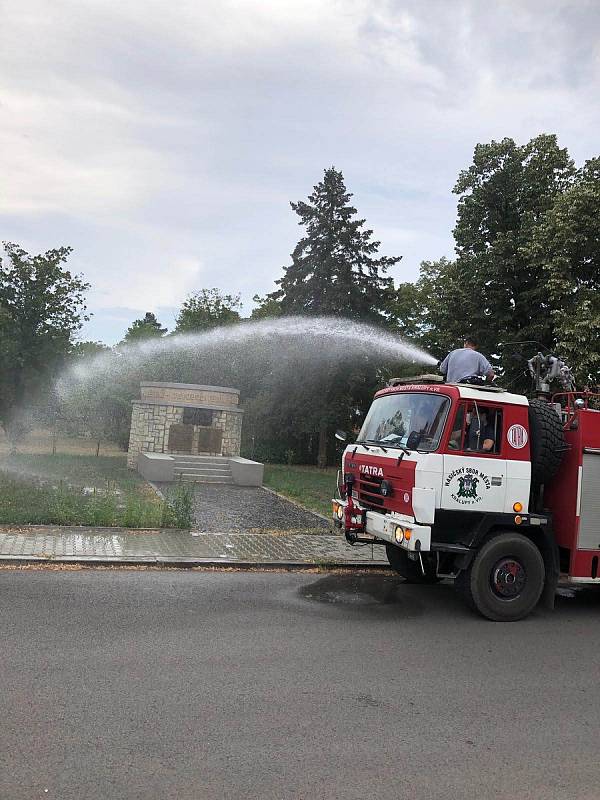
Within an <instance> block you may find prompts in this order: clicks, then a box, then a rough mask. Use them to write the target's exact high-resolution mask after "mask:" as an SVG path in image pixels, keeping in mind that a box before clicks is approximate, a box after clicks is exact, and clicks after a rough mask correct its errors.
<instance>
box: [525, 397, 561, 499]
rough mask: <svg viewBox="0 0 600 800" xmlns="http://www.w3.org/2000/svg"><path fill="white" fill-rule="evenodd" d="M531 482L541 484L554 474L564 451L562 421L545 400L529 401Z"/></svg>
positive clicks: (550, 478)
mask: <svg viewBox="0 0 600 800" xmlns="http://www.w3.org/2000/svg"><path fill="white" fill-rule="evenodd" d="M529 431H530V435H531V483H532V485H533V486H541V485H542V484H545V483H548V481H550V480H552V478H553V477H554V476H555V475H556V472H557V470H558V468H559V467H560V462H561V461H562V458H563V454H564V452H565V437H564V434H563V426H562V421H561V419H560V417H559V415H558V414H557V413H556V409H555V408H554V406H552V405H550V403H547V402H546V401H545V400H530V401H529Z"/></svg>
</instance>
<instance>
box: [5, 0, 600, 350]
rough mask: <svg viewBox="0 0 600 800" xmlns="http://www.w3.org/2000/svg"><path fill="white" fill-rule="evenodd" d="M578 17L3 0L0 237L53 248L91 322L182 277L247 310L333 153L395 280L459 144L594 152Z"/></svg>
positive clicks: (565, 8) (532, 6) (350, 4)
mask: <svg viewBox="0 0 600 800" xmlns="http://www.w3.org/2000/svg"><path fill="white" fill-rule="evenodd" d="M599 29H600V6H598V4H597V3H596V2H594V1H593V0H582V2H580V3H577V4H573V3H572V2H569V0H531V2H528V3H522V2H517V0H505V2H496V3H493V2H492V3H487V4H482V3H480V2H479V0H462V2H461V1H460V0H457V2H453V3H448V2H447V1H446V0H427V2H423V0H406V1H405V2H393V1H392V0H261V1H260V2H259V0H246V1H245V2H239V0H235V1H234V0H203V2H196V0H193V1H192V0H182V1H181V2H178V3H176V4H167V3H166V2H164V0H144V2H142V0H103V2H96V0H54V2H53V3H52V4H48V3H47V2H46V0H28V2H27V3H23V2H22V1H21V0H18V1H17V0H5V2H4V4H3V30H2V34H1V36H2V46H1V47H0V75H1V76H2V77H1V79H0V115H1V118H2V125H0V175H1V176H2V178H1V183H0V220H1V221H2V223H3V231H4V238H9V239H14V240H16V241H20V242H22V244H23V245H24V246H26V247H27V248H31V249H34V248H38V249H45V248H46V247H50V246H53V245H55V244H56V243H62V242H65V243H71V244H73V245H74V247H75V253H74V256H73V267H74V268H75V269H77V270H82V271H84V272H85V273H86V276H87V277H88V279H89V280H90V281H91V282H92V284H93V285H94V291H93V293H92V294H91V296H90V301H91V306H92V310H93V311H94V312H95V318H94V326H95V327H94V331H97V332H98V333H97V335H102V319H103V314H105V316H104V319H106V336H107V337H109V336H113V335H117V334H114V333H113V332H112V331H113V328H112V327H111V324H112V323H110V322H109V320H108V313H109V312H108V309H109V308H113V307H117V306H119V307H127V308H130V309H131V310H132V312H134V313H142V312H143V311H146V310H153V309H154V308H159V307H163V306H164V307H168V308H171V307H176V306H177V305H178V304H179V303H180V302H181V300H182V299H183V298H184V297H185V295H186V294H187V293H188V292H189V291H191V290H193V289H196V288H201V287H202V286H204V287H210V286H219V287H221V288H222V289H223V290H225V291H229V292H237V291H241V292H242V294H243V297H244V300H245V304H246V308H247V309H249V305H250V298H251V297H252V295H253V294H254V293H256V292H258V293H264V292H266V291H268V290H270V289H271V288H272V285H273V281H274V280H275V279H276V278H277V277H279V275H280V274H281V268H282V267H283V265H284V264H286V263H289V253H290V252H291V250H292V249H293V246H294V244H295V242H296V240H297V238H298V235H299V233H300V231H299V229H298V227H297V224H296V219H295V217H294V215H293V213H292V212H291V210H290V208H289V204H288V201H289V200H297V199H300V198H303V197H306V195H307V194H308V193H309V192H310V190H311V188H312V186H313V185H314V183H316V182H317V181H318V180H319V179H320V176H321V174H322V170H323V168H325V167H327V166H329V165H331V164H335V166H337V167H338V168H341V169H342V170H343V172H344V175H345V177H346V180H347V184H348V186H349V189H350V190H351V191H353V192H354V193H355V198H354V200H355V204H356V205H357V208H358V210H359V213H360V214H361V216H364V217H366V219H367V221H368V224H369V226H370V227H372V228H373V229H374V232H375V236H376V237H377V238H378V239H381V241H382V252H384V253H386V254H389V255H400V254H402V255H403V256H404V258H403V260H402V262H401V264H400V265H399V267H398V268H397V269H396V272H395V277H396V278H397V279H399V280H400V279H408V278H414V277H415V276H416V274H417V270H418V264H419V261H420V260H421V259H425V258H427V259H431V258H435V257H436V256H441V255H450V254H451V252H452V239H451V229H452V227H453V224H454V218H455V208H456V202H455V201H456V198H454V197H453V196H452V194H451V188H452V186H453V184H454V182H455V180H456V176H457V174H458V171H459V170H460V169H462V168H464V167H465V166H467V165H468V163H469V161H470V158H471V154H472V151H473V147H474V145H475V144H476V142H478V141H487V140H489V139H491V138H501V137H503V136H513V137H514V138H515V139H517V140H519V141H525V140H527V139H528V138H530V137H531V136H534V135H536V134H538V133H540V132H542V131H556V132H558V134H559V136H560V139H561V143H562V144H563V145H564V146H567V147H569V149H570V151H571V152H572V153H573V154H574V155H575V157H576V158H577V159H578V160H582V159H583V158H586V157H590V156H592V155H595V154H596V153H597V142H596V131H597V129H598V126H599V123H600V119H599V117H600V111H599V109H598V104H597V101H596V97H597V94H598V90H599V69H600V54H599V45H598V42H599V41H600V37H599V36H598V33H599Z"/></svg>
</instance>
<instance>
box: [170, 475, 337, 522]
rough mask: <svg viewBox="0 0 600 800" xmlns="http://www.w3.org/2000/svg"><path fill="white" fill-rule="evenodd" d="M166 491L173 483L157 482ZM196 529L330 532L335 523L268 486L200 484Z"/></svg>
mask: <svg viewBox="0 0 600 800" xmlns="http://www.w3.org/2000/svg"><path fill="white" fill-rule="evenodd" d="M157 485H158V487H159V489H160V490H161V491H162V492H166V491H168V489H169V486H170V484H164V483H163V484H157ZM194 505H195V516H196V530H199V531H206V532H224V531H228V532H235V531H238V532H239V531H254V532H257V531H263V530H264V531H288V532H289V531H300V532H302V533H306V532H307V531H314V532H315V533H327V532H328V531H329V530H330V528H331V525H330V523H329V522H327V521H325V520H324V519H322V518H321V517H319V516H317V515H316V514H313V513H311V512H310V511H305V510H304V509H302V508H299V507H298V506H296V505H294V504H293V503H290V502H289V501H288V500H284V499H283V498H281V497H278V496H277V495H276V494H273V493H272V492H269V491H267V490H266V489H262V488H261V489H256V488H253V487H248V486H228V485H216V486H215V485H210V484H197V485H196V488H195V490H194Z"/></svg>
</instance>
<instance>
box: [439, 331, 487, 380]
mask: <svg viewBox="0 0 600 800" xmlns="http://www.w3.org/2000/svg"><path fill="white" fill-rule="evenodd" d="M440 372H441V373H442V375H443V376H444V378H445V380H446V383H460V381H462V380H464V379H465V378H469V377H470V376H471V375H479V376H481V377H484V378H485V379H486V380H487V381H488V382H491V381H493V380H494V377H495V376H494V370H493V369H492V365H491V364H490V362H489V361H488V360H487V358H486V357H485V356H484V355H482V354H481V353H478V352H477V342H476V341H475V339H473V337H472V336H467V337H466V338H465V344H464V347H459V348H458V349H456V350H453V351H452V352H451V353H448V355H447V356H446V358H445V359H444V360H443V361H442V363H441V364H440Z"/></svg>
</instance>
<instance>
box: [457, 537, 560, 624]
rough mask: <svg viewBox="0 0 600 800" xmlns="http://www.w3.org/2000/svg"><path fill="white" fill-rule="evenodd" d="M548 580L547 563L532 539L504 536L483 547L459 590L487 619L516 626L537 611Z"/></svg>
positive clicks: (461, 576) (463, 575) (462, 575)
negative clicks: (535, 609)
mask: <svg viewBox="0 0 600 800" xmlns="http://www.w3.org/2000/svg"><path fill="white" fill-rule="evenodd" d="M545 577H546V574H545V568H544V559H543V558H542V554H541V553H540V551H539V550H538V548H537V547H536V546H535V544H534V543H533V542H532V541H531V539H528V538H527V537H526V536H523V535H522V534H520V533H501V534H498V535H497V536H494V538H493V539H489V540H488V541H487V542H485V544H483V545H482V547H481V548H480V550H479V551H478V553H477V554H476V556H475V558H474V559H473V561H472V562H471V565H470V566H469V567H468V569H466V570H463V571H462V572H461V573H460V574H459V575H458V577H457V579H456V588H457V589H458V590H459V592H460V593H461V594H462V595H463V597H464V599H465V600H466V602H467V604H468V605H469V606H470V607H471V608H474V609H476V610H477V611H479V613H480V614H481V615H482V616H484V617H487V619H491V620H493V621H494V622H515V621H516V620H519V619H523V617H526V616H527V615H528V614H530V613H531V612H532V611H533V609H534V608H535V607H536V605H537V604H538V601H539V599H540V596H541V594H542V590H543V588H544V582H545Z"/></svg>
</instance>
